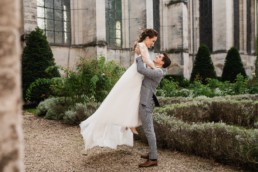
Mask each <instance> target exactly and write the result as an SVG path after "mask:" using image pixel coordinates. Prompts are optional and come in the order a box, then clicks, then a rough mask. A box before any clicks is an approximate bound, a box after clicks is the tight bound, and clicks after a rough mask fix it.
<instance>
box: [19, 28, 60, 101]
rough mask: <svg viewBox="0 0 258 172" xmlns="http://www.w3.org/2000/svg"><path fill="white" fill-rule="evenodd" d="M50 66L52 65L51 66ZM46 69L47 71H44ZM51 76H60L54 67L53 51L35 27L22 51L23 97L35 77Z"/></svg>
mask: <svg viewBox="0 0 258 172" xmlns="http://www.w3.org/2000/svg"><path fill="white" fill-rule="evenodd" d="M51 66H53V67H52V68H51ZM49 67H50V68H49ZM47 69H48V71H46V70H47ZM53 77H60V73H59V71H58V69H57V68H56V67H55V62H54V58H53V53H52V51H51V48H50V46H49V44H48V41H47V38H46V36H45V35H44V34H43V31H42V30H41V29H40V28H38V27H37V28H36V29H35V30H34V31H32V32H31V33H30V34H29V35H28V37H27V39H26V46H25V48H24V50H23V53H22V90H23V98H24V99H25V97H26V91H27V89H28V88H29V87H30V84H31V83H33V82H34V81H35V80H36V79H38V78H53Z"/></svg>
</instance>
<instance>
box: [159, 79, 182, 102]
mask: <svg viewBox="0 0 258 172" xmlns="http://www.w3.org/2000/svg"><path fill="white" fill-rule="evenodd" d="M177 88H178V83H177V82H174V81H173V79H172V78H170V79H166V78H164V79H163V80H162V85H161V86H160V87H159V88H158V92H157V95H158V96H166V97H173V96H176V89H177Z"/></svg>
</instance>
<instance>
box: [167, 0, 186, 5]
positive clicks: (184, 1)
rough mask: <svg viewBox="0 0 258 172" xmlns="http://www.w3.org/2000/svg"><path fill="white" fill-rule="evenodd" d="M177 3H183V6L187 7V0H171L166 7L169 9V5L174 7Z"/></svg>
mask: <svg viewBox="0 0 258 172" xmlns="http://www.w3.org/2000/svg"><path fill="white" fill-rule="evenodd" d="M178 3H184V4H185V5H187V3H188V0H171V1H170V2H169V3H168V4H166V6H167V7H169V6H170V5H175V4H178Z"/></svg>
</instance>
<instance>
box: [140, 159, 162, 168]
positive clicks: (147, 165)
mask: <svg viewBox="0 0 258 172" xmlns="http://www.w3.org/2000/svg"><path fill="white" fill-rule="evenodd" d="M157 165H158V161H152V160H147V161H146V162H145V163H142V164H139V167H140V168H142V167H152V166H157Z"/></svg>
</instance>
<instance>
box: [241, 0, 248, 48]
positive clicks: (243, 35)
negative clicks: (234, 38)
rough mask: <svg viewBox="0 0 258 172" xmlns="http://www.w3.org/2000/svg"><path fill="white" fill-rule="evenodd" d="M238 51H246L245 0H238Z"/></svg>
mask: <svg viewBox="0 0 258 172" xmlns="http://www.w3.org/2000/svg"><path fill="white" fill-rule="evenodd" d="M239 20H240V21H239V25H240V27H239V32H240V33H239V52H240V53H246V50H247V49H246V45H247V44H246V41H247V27H246V25H247V4H246V0H239Z"/></svg>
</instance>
